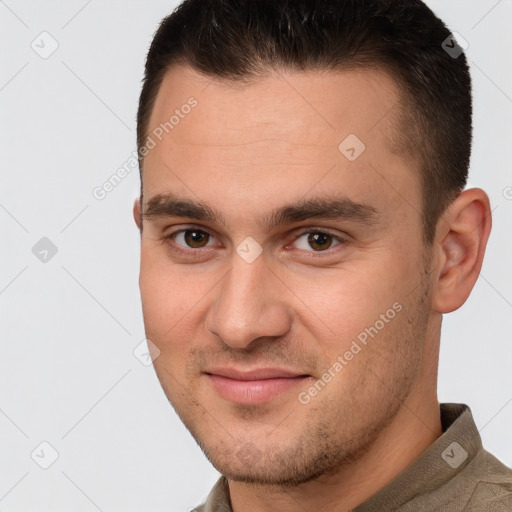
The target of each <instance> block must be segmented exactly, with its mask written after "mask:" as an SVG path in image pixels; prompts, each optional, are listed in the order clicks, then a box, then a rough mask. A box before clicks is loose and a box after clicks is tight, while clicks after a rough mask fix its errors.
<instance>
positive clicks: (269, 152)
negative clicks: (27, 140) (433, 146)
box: [143, 66, 419, 214]
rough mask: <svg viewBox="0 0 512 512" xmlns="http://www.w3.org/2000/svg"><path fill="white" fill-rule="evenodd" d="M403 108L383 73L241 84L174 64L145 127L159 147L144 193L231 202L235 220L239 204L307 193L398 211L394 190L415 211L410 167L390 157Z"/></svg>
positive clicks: (294, 75)
mask: <svg viewBox="0 0 512 512" xmlns="http://www.w3.org/2000/svg"><path fill="white" fill-rule="evenodd" d="M399 100H400V93H399V90H398V88H397V86H396V84H395V82H394V81H393V79H392V78H391V77H390V76H389V75H387V74H386V73H385V72H383V71H380V70H373V69H372V70H369V69H365V70H363V69H361V70H351V71H337V72H333V71H329V72H325V71H324V72H320V71H308V72H272V73H270V74H269V75H268V76H266V77H264V78H260V79H258V80H253V81H250V82H246V83H243V82H233V81H228V80H219V79H212V78H210V77H207V76H204V75H201V74H200V73H198V72H196V71H194V70H192V69H191V68H189V67H187V66H176V67H174V68H171V70H170V71H168V72H167V74H166V75H165V77H164V80H163V82H162V85H161V87H160V90H159V92H158V95H157V98H156V101H155V105H154V108H153V111H152V115H151V117H150V121H149V124H148V132H147V133H148V135H149V136H150V137H151V138H152V139H153V141H154V143H155V147H154V148H153V149H151V150H150V152H149V154H148V155H147V156H146V158H145V161H144V173H143V188H144V195H145V197H150V196H154V195H156V194H165V193H168V192H173V193H176V192H178V193H181V195H186V196H187V197H189V198H194V195H195V196H197V197H196V198H195V199H198V198H200V199H201V200H202V201H208V200H211V201H214V202H216V204H217V205H219V204H221V203H222V205H223V206H224V207H225V208H229V207H230V204H229V198H230V197H237V198H238V199H239V201H238V202H237V203H236V204H235V203H233V204H232V205H231V206H232V209H233V214H235V213H236V209H237V208H239V207H240V200H245V202H244V203H243V204H245V205H246V206H251V207H257V202H258V201H257V200H258V198H259V204H261V203H262V202H263V203H273V204H275V205H277V204H279V202H291V201H294V200H297V199H299V198H301V197H304V196H306V195H307V194H308V193H309V192H310V191H312V190H313V189H314V191H315V195H318V194H319V193H320V194H321V193H322V192H324V193H328V192H329V191H332V190H333V189H336V190H337V191H339V192H343V193H345V194H346V195H347V196H349V197H351V198H352V199H353V200H356V201H357V200H361V201H362V202H366V203H368V199H373V200H375V201H376V204H379V203H380V204H381V205H384V204H388V207H394V208H395V209H396V207H397V206H398V202H400V201H403V197H402V198H400V195H401V194H400V193H397V188H398V189H403V192H404V193H405V195H406V196H409V199H410V201H415V200H417V201H418V203H419V193H418V176H417V174H416V173H415V172H414V170H413V169H412V164H411V163H410V162H408V161H407V160H406V159H404V158H403V157H402V156H401V155H397V154H395V153H393V152H392V151H391V150H390V144H389V138H390V135H391V134H392V133H393V130H396V115H397V113H398V109H399ZM191 105H193V106H191ZM347 150H348V151H349V152H348V153H347ZM354 154H355V156H356V158H355V159H354V158H353V157H354ZM358 155H359V156H358ZM347 156H349V157H351V158H348V157H347ZM386 181H387V182H388V185H387V186H386V185H384V182H386ZM220 196H222V201H219V197H220ZM416 196H417V197H416Z"/></svg>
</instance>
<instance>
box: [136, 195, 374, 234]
mask: <svg viewBox="0 0 512 512" xmlns="http://www.w3.org/2000/svg"><path fill="white" fill-rule="evenodd" d="M142 216H143V218H145V219H148V220H149V219H154V218H165V217H187V218H191V219H195V220H199V221H203V222H210V223H212V224H217V225H221V226H223V227H224V228H226V222H225V220H224V218H223V217H222V214H221V213H220V212H219V211H217V210H215V209H214V208H211V207H210V206H208V205H207V204H204V203H202V202H195V201H192V200H190V199H187V198H180V197H178V196H176V195H174V194H158V195H155V196H153V197H151V198H150V199H149V200H148V202H147V206H146V208H145V210H144V212H143V214H142ZM308 219H324V220H346V221H352V222H357V223H360V224H367V225H372V224H376V223H377V222H378V220H379V219H380V214H379V212H378V210H377V209H375V208H374V207H373V206H371V205H368V204H364V203H357V202H355V201H352V200H351V199H349V198H347V197H325V196H318V197H312V198H310V199H307V200H299V201H298V202H296V203H292V204H287V205H284V206H282V207H280V208H278V209H276V210H273V211H271V212H270V213H269V214H267V215H266V216H264V217H262V218H260V219H258V225H259V226H260V227H261V228H263V229H266V230H268V231H271V230H273V229H275V228H276V227H278V226H281V225H284V224H292V223H294V222H300V221H304V220H308Z"/></svg>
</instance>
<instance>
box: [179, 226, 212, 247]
mask: <svg viewBox="0 0 512 512" xmlns="http://www.w3.org/2000/svg"><path fill="white" fill-rule="evenodd" d="M208 236H209V235H208V233H205V232H204V231H198V230H194V229H189V230H187V231H185V233H184V237H185V242H186V243H187V244H188V245H189V246H190V247H193V248H198V247H204V245H201V243H202V242H205V243H208Z"/></svg>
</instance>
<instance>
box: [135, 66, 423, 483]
mask: <svg viewBox="0 0 512 512" xmlns="http://www.w3.org/2000/svg"><path fill="white" fill-rule="evenodd" d="M190 98H193V100H190ZM398 99H399V96H398V91H397V89H396V87H395V85H394V82H393V81H392V80H391V79H390V78H389V77H388V76H387V75H386V74H384V73H382V72H379V71H376V70H360V71H351V72H339V73H333V72H323V73H320V72H313V71H310V72H307V73H292V72H289V73H283V74H281V75H279V74H273V75H272V76H269V77H268V78H266V79H263V80H260V81H259V82H254V83H251V84H245V85H242V84H239V83H238V84H233V83H229V82H221V81H219V82H215V81H214V82H211V83H210V80H209V79H208V78H206V77H204V76H202V75H200V74H197V73H196V72H194V71H192V70H191V69H190V68H185V67H179V68H174V69H172V70H171V71H169V72H168V73H167V75H166V77H165V79H164V81H163V84H162V86H161V89H160V91H159V94H158V96H157V100H156V103H155V106H154V110H153V113H152V117H151V120H150V123H149V130H148V134H149V135H150V136H152V138H153V139H154V141H155V142H156V147H154V148H153V149H151V151H150V152H149V154H148V155H147V157H146V158H145V162H144V173H143V190H144V201H143V205H142V209H143V212H144V213H145V214H146V213H147V214H148V215H147V216H145V217H144V220H143V233H142V253H141V274H140V288H141V295H142V303H143V313H144V322H145V328H146V335H147V337H148V339H149V340H151V342H152V343H154V344H155V345H156V346H157V347H158V349H159V350H160V355H159V356H158V357H157V358H156V359H155V361H154V365H155V369H156V372H157V375H158V377H159V379H160V382H161V384H162V386H163V389H164V391H165V393H166V395H167V397H168V398H169V400H170V402H171V403H172V405H173V406H174V408H175V409H176V411H177V413H178V414H179V416H180V417H181V419H182V421H183V422H184V424H185V425H186V427H187V428H188V429H189V430H190V432H191V433H192V435H193V436H194V437H195V439H196V440H197V442H198V443H199V444H200V445H201V447H202V448H203V450H204V451H205V453H206V454H207V456H208V457H209V459H210V460H211V461H212V463H213V464H214V465H215V467H216V468H217V469H218V470H219V471H220V472H221V473H223V474H224V475H226V476H227V477H228V478H231V479H234V480H242V481H253V482H265V483H275V484H277V483H281V484H283V483H299V482H302V481H307V480H309V479H311V478H314V477H317V476H318V475H320V474H323V473H327V472H329V471H332V470H334V469H335V468H337V467H339V465H340V464H343V463H345V462H346V461H348V460H351V459H353V458H354V457H357V456H359V455H360V454H361V453H364V451H365V450H366V449H368V447H369V446H371V443H372V441H374V440H375V439H376V437H377V436H378V434H379V433H380V432H382V431H383V429H385V427H386V426H388V425H389V424H390V422H392V421H393V419H394V418H396V417H397V414H398V412H399V411H400V407H401V406H402V404H403V401H404V400H405V398H406V397H408V396H410V395H411V394H412V393H417V392H418V389H420V387H421V382H420V371H421V362H422V356H423V351H424V345H425V341H427V340H426V332H427V324H428V322H429V314H430V299H429V283H428V279H426V278H425V269H426V265H425V259H424V257H425V251H426V248H425V247H424V246H423V243H422V228H421V216H420V212H421V189H420V180H419V175H418V171H417V170H416V169H415V168H414V166H413V165H412V164H411V163H410V162H408V161H407V160H406V159H405V158H404V157H403V156H402V155H397V154H394V153H393V152H391V151H390V149H389V145H388V143H387V139H386V137H385V132H386V130H393V129H395V127H394V125H393V124H392V118H393V113H394V111H395V109H397V108H398V105H397V101H398ZM187 102H188V104H189V105H191V104H194V106H193V107H191V108H188V107H183V105H186V104H187ZM176 110H178V112H176ZM172 115H175V118H174V119H173V120H172V122H171V123H172V127H171V128H169V126H171V125H170V124H169V123H168V122H169V119H170V117H171V116H172ZM178 117H179V121H176V119H177V118H178ZM166 122H167V123H168V124H167V132H168V133H166V130H163V133H162V129H161V128H160V130H158V127H159V126H161V123H162V124H165V123H166ZM154 129H157V131H156V132H153V135H152V131H153V130H154ZM155 133H157V134H158V136H155V135H154V134H155ZM351 134H355V136H356V137H357V138H358V139H359V140H360V141H362V143H364V145H365V149H364V151H362V152H361V149H362V146H361V145H360V142H359V141H358V140H357V139H356V138H355V137H354V136H353V135H351ZM347 137H349V138H348V139H347ZM159 139H161V140H159ZM345 139H347V140H346V142H344V143H343V144H341V148H340V147H339V146H340V143H342V142H343V141H345ZM171 194H172V199H175V200H176V199H178V200H182V201H189V202H193V203H200V204H201V205H203V206H207V207H208V208H209V209H210V210H211V211H213V212H215V213H216V214H217V217H218V218H216V219H205V218H201V219H198V218H196V216H195V215H193V214H192V211H189V210H187V211H185V210H184V209H183V208H176V207H172V202H171V201H170V199H171ZM157 196H159V198H158V200H156V199H155V198H156V197H157ZM335 200H337V201H340V203H339V205H338V206H339V208H338V209H336V208H334V207H333V206H332V205H331V206H328V208H327V211H323V209H322V205H323V203H326V202H328V201H335ZM308 202H309V203H308ZM305 205H306V206H307V205H309V206H310V207H311V206H316V207H317V209H316V210H315V209H313V210H311V209H310V210H308V211H307V212H306V214H303V215H302V216H301V215H300V211H301V210H300V208H299V212H295V213H299V214H297V215H294V216H293V215H288V214H290V213H294V210H296V208H295V207H297V206H305ZM357 205H359V206H357ZM182 206H183V205H182ZM287 207H294V208H293V209H287ZM278 210H284V211H281V213H282V214H283V215H272V214H273V213H275V212H276V211H278ZM334 214H336V215H334ZM182 215H186V216H182ZM171 235H173V236H171ZM249 237H250V238H249ZM260 251H261V252H260Z"/></svg>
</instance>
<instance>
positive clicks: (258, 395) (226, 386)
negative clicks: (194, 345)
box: [204, 367, 311, 405]
mask: <svg viewBox="0 0 512 512" xmlns="http://www.w3.org/2000/svg"><path fill="white" fill-rule="evenodd" d="M204 373H205V375H206V377H207V378H208V380H209V381H210V383H211V385H212V386H213V388H214V389H215V391H216V392H217V393H218V394H219V395H220V396H222V397H223V398H224V399H226V400H228V401H230V402H234V403H237V404H243V405H262V404H265V403H268V402H270V401H271V400H273V399H274V398H277V397H278V396H279V395H281V394H283V393H285V392H287V391H292V390H293V389H294V388H297V387H299V386H300V385H301V384H303V383H304V382H305V381H306V380H307V379H310V378H311V375H305V374H300V373H297V372H294V371H291V370H286V369H282V368H257V369H253V370H246V371H244V370H238V369H235V368H228V367H223V368H212V369H210V370H208V371H206V372H204Z"/></svg>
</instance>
